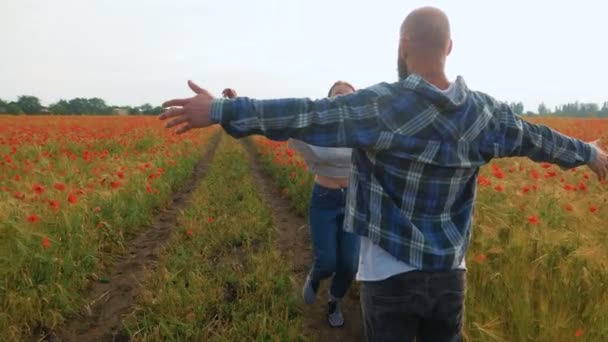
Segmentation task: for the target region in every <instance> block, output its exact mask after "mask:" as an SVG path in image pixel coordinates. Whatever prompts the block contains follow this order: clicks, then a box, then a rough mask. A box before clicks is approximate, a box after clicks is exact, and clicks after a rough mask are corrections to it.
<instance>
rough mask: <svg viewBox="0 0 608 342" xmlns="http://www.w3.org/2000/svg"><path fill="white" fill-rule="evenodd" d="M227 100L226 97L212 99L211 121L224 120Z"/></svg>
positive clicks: (218, 121) (219, 121)
mask: <svg viewBox="0 0 608 342" xmlns="http://www.w3.org/2000/svg"><path fill="white" fill-rule="evenodd" d="M226 101H227V100H226V99H214V100H213V101H211V121H212V122H213V123H221V122H222V114H223V113H222V112H223V109H224V103H225V102H226Z"/></svg>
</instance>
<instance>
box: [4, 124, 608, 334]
mask: <svg viewBox="0 0 608 342" xmlns="http://www.w3.org/2000/svg"><path fill="white" fill-rule="evenodd" d="M530 120H532V121H537V122H541V123H544V124H547V125H549V126H551V127H553V128H556V129H558V130H560V131H562V132H564V133H566V134H569V135H572V136H574V137H577V138H581V139H584V140H588V141H590V140H594V139H597V138H601V139H602V143H603V145H604V146H605V147H606V148H608V120H600V119H546V118H544V119H530ZM220 138H221V139H220ZM218 139H219V140H220V142H219V145H218V147H217V148H216V149H215V150H216V152H215V156H214V157H213V160H212V162H211V163H210V165H209V166H208V170H207V173H206V175H205V176H204V178H202V180H201V182H200V185H197V188H196V189H194V190H193V193H192V195H191V198H190V199H189V203H188V204H187V206H186V208H185V209H184V210H180V212H179V215H178V218H177V219H176V223H175V227H174V229H172V232H171V237H170V238H169V239H167V241H164V242H163V243H165V244H166V245H167V248H166V250H164V251H163V252H162V254H161V255H160V257H159V258H158V260H157V261H156V263H155V267H154V268H153V269H150V270H147V271H146V272H147V273H148V275H149V276H147V277H146V279H145V280H142V285H143V286H142V290H141V291H139V292H138V294H137V296H136V298H135V299H134V303H133V306H132V308H131V309H130V310H129V311H128V312H126V313H124V316H123V317H121V325H122V328H121V331H122V334H125V335H126V336H129V338H130V339H132V340H137V341H167V340H245V339H254V340H306V339H307V336H309V333H308V332H306V331H303V329H304V328H303V325H302V319H303V318H302V315H301V312H300V310H299V308H298V307H299V305H301V303H300V299H299V297H298V293H299V292H298V291H299V286H300V284H299V283H298V282H297V281H294V279H293V275H292V274H291V273H290V272H291V269H290V267H289V265H287V263H288V262H287V261H285V260H284V259H282V258H281V254H280V252H279V248H278V247H277V241H276V236H275V235H276V230H277V229H280V227H278V225H279V224H280V223H277V222H273V221H272V220H271V219H270V216H271V214H270V209H271V208H269V207H268V206H267V205H265V204H264V198H263V196H262V195H260V194H259V193H258V190H257V189H256V184H255V182H254V179H253V175H252V174H251V172H252V171H251V169H250V164H249V161H248V156H247V153H246V152H245V149H244V147H243V146H242V145H241V144H239V143H238V142H237V141H236V140H234V139H232V138H230V137H228V136H227V135H225V134H224V133H222V132H221V131H220V129H219V128H218V127H213V128H208V129H204V130H198V131H196V130H195V131H191V132H189V133H187V134H184V135H180V136H178V135H175V134H174V132H173V131H171V130H166V129H164V128H163V126H162V123H160V122H159V121H158V120H157V119H156V118H153V117H92V116H82V117H75V116H71V117H61V116H53V117H51V116H35V117H23V116H19V117H15V116H0V340H2V341H20V340H24V339H26V338H28V337H31V336H43V337H44V336H49V335H50V334H51V332H52V331H54V330H56V329H60V327H61V326H63V325H64V324H65V323H66V322H68V321H70V320H71V319H73V318H74V317H78V315H82V312H83V307H86V305H87V303H88V302H90V300H91V299H90V298H88V297H87V296H88V290H89V287H90V286H91V284H92V283H109V282H112V279H111V277H110V276H109V274H110V273H111V272H110V270H111V269H112V267H113V265H114V264H115V263H116V260H115V257H116V256H119V255H122V254H124V253H125V251H126V250H127V248H128V245H129V241H131V239H132V238H133V237H134V236H136V235H137V234H139V233H141V230H142V229H145V228H142V227H145V226H146V224H148V223H149V222H150V221H151V220H152V219H153V217H154V216H155V215H156V212H157V211H158V210H159V209H162V208H163V207H164V206H165V205H166V203H167V201H168V199H169V198H170V197H171V196H172V194H174V193H175V192H176V189H178V188H180V186H182V185H183V184H184V182H185V181H186V180H187V179H188V177H190V176H191V175H192V174H193V170H194V169H195V167H196V165H197V163H198V162H199V161H200V160H201V158H202V156H203V154H204V153H206V152H208V150H209V149H211V148H212V147H211V146H212V145H213V144H212V141H215V140H218ZM244 140H245V141H246V143H250V144H252V145H253V146H254V147H255V151H256V152H257V154H256V156H255V157H256V158H257V160H258V161H259V162H260V165H262V167H263V169H264V171H265V172H266V173H267V174H268V175H269V176H270V178H271V179H272V181H273V182H274V184H275V185H276V186H277V187H278V188H279V189H280V193H281V194H282V195H283V196H284V197H285V199H286V200H289V201H290V203H291V205H292V208H293V209H292V210H293V213H294V215H300V216H306V215H307V209H308V199H309V196H310V192H311V188H312V184H313V177H312V176H311V175H310V174H309V173H307V170H306V166H305V164H304V162H303V161H302V159H301V158H300V157H299V155H298V153H297V152H295V151H293V150H291V149H289V148H288V146H287V143H285V142H274V141H270V140H267V139H265V138H262V137H252V138H248V139H244ZM235 184H238V186H232V185H235ZM607 246H608V185H607V184H606V183H605V182H603V183H602V182H600V181H598V180H597V179H596V178H595V176H594V175H593V174H592V173H591V172H590V170H589V169H587V168H586V167H579V168H576V169H572V170H561V169H560V168H559V167H557V166H555V165H551V164H542V163H534V162H531V161H529V160H527V159H524V158H509V159H501V160H498V159H497V160H494V161H492V163H490V164H489V165H487V166H485V167H483V168H482V169H481V171H480V174H479V179H478V192H477V199H476V209H475V217H474V221H473V235H472V239H471V242H470V248H469V251H468V254H467V286H468V288H467V297H466V311H465V315H466V316H465V328H464V331H465V338H466V340H467V341H605V340H608V248H606V247H607ZM354 290H355V291H356V287H355V289H354Z"/></svg>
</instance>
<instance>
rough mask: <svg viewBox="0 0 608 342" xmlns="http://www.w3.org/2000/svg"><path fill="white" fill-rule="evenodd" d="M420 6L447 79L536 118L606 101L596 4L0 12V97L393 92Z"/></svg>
mask: <svg viewBox="0 0 608 342" xmlns="http://www.w3.org/2000/svg"><path fill="white" fill-rule="evenodd" d="M424 5H434V6H437V7H439V8H441V9H443V10H445V11H446V13H447V14H448V16H449V17H450V20H451V25H452V38H453V40H454V49H453V52H452V55H451V56H450V57H449V59H448V65H447V72H448V76H449V77H450V78H454V77H455V76H457V75H462V76H463V77H464V79H465V81H466V82H467V83H468V85H469V87H470V88H472V89H475V90H481V91H484V92H487V93H489V94H491V95H492V96H494V97H496V98H498V99H499V100H503V101H520V100H521V101H523V102H524V104H525V105H526V108H527V109H533V110H534V111H536V109H537V106H538V104H539V102H540V101H544V102H545V103H546V104H548V105H550V106H554V105H556V104H560V103H565V102H569V101H574V100H580V101H586V102H587V101H588V102H598V103H600V102H603V101H608V91H607V90H608V86H607V85H606V80H608V68H607V67H606V64H605V61H606V60H607V59H608V53H607V52H608V44H607V43H606V41H608V37H607V35H606V33H607V32H608V27H607V26H606V25H607V24H606V22H607V21H606V19H607V16H608V11H607V9H608V5H606V4H605V2H604V1H600V0H577V1H542V0H535V1H530V0H526V1H524V0H512V1H466V0H459V1H454V0H445V1H425V2H423V1H413V0H407V1H406V0H400V1H396V0H395V1H393V0H374V1H370V0H365V1H363V0H354V1H352V0H351V1H346V0H327V1H321V0H257V1H255V0H232V1H230V2H229V1H227V0H224V1H222V2H220V1H210V0H198V1H195V0H181V1H177V0H172V1H169V0H164V1H161V0H146V1H144V0H128V1H127V0H106V1H102V0H86V1H85V0H80V1H76V0H70V1H68V0H52V1H49V0H40V1H33V0H0V98H2V99H4V100H7V99H8V100H15V99H16V97H17V96H18V95H21V94H31V95H36V96H38V97H40V98H41V99H42V101H43V103H44V104H49V103H51V102H54V101H57V100H58V99H61V98H67V99H69V98H73V97H101V98H103V99H105V100H106V101H107V102H108V103H110V104H119V105H139V104H143V103H145V102H149V103H152V104H154V105H157V104H159V103H160V102H162V101H164V100H166V99H168V98H172V97H184V96H189V94H190V91H189V89H188V88H187V86H186V80H188V79H193V80H194V81H196V82H198V83H199V84H200V85H201V86H203V87H205V88H207V89H208V90H210V91H211V92H212V93H215V94H216V95H219V94H220V92H221V90H222V89H223V88H224V87H232V88H235V89H236V90H237V91H238V93H239V95H243V96H245V95H246V96H251V97H258V98H274V97H291V96H297V97H300V96H307V97H313V98H318V97H322V96H325V94H326V92H327V90H328V88H329V86H330V85H331V84H332V83H333V81H335V80H338V79H343V80H347V81H350V82H351V83H353V84H354V85H355V86H356V87H366V86H370V85H372V84H374V83H377V82H382V81H391V82H392V81H395V80H396V78H397V76H396V75H397V73H396V57H397V44H398V36H399V35H398V31H399V25H400V24H401V22H402V20H403V19H404V18H405V16H406V15H407V14H408V13H409V12H410V11H411V10H412V9H415V8H417V7H419V6H424Z"/></svg>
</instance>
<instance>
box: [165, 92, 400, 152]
mask: <svg viewBox="0 0 608 342" xmlns="http://www.w3.org/2000/svg"><path fill="white" fill-rule="evenodd" d="M189 85H190V88H191V89H192V90H193V91H194V92H195V93H197V95H196V96H194V97H192V98H189V99H176V100H171V101H167V102H166V103H165V104H164V106H165V107H168V106H179V107H174V108H170V109H169V110H167V111H165V112H164V113H163V114H161V116H160V119H167V118H171V117H176V118H175V119H173V120H171V121H170V122H169V123H168V124H167V127H173V126H177V125H180V124H184V123H185V125H184V126H182V127H180V129H178V133H183V132H185V131H187V130H189V129H192V128H198V127H206V126H209V125H212V124H216V123H218V124H221V125H222V127H223V128H224V129H225V130H226V132H228V133H229V134H231V135H232V136H234V137H237V138H240V137H244V136H248V135H252V134H261V135H264V136H266V137H268V138H270V139H273V140H281V141H283V140H287V139H289V138H295V139H298V140H302V141H304V142H307V143H309V144H312V145H317V146H327V147H369V146H373V145H375V144H376V142H377V141H378V139H379V137H380V135H381V132H382V131H383V130H386V128H385V127H384V125H383V123H382V120H381V118H380V115H381V113H380V110H381V108H382V107H383V105H382V104H383V101H385V100H386V99H387V98H389V97H390V96H392V94H391V92H390V90H389V89H388V85H386V84H380V85H376V86H374V87H370V88H367V89H362V90H359V91H357V92H355V93H352V94H348V95H343V96H338V97H334V98H324V99H319V100H311V99H307V98H301V99H298V98H288V99H279V100H254V99H250V98H247V97H239V98H236V99H232V100H228V99H213V97H212V96H211V95H210V94H209V93H208V92H207V91H206V90H204V89H202V88H200V87H198V86H196V85H195V84H194V83H192V82H189ZM384 107H386V106H384Z"/></svg>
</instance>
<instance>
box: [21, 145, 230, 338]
mask: <svg viewBox="0 0 608 342" xmlns="http://www.w3.org/2000/svg"><path fill="white" fill-rule="evenodd" d="M221 136H222V135H221V134H218V135H217V136H216V137H214V138H213V140H212V141H211V146H210V147H209V149H208V150H207V152H206V153H205V155H204V156H203V158H202V159H201V160H200V161H199V162H198V163H197V164H196V166H195V169H194V172H193V173H192V175H191V176H190V177H189V178H188V180H187V181H186V182H185V183H184V184H183V185H182V187H181V188H179V189H178V190H177V191H176V192H175V193H174V194H173V195H172V196H171V198H170V199H169V201H168V202H167V204H166V206H165V207H163V208H161V209H158V210H157V212H156V213H155V216H154V218H153V219H152V221H151V223H150V224H149V225H147V226H146V227H143V228H142V230H141V233H139V234H138V235H136V236H135V237H134V238H132V239H130V240H129V242H128V243H127V245H126V246H127V247H126V249H127V251H126V253H125V254H123V255H121V256H119V257H116V258H114V260H113V263H112V266H111V268H110V271H109V276H108V277H106V278H104V280H103V281H99V280H98V281H96V282H94V283H92V284H91V286H90V289H89V295H88V300H87V303H88V304H87V305H85V307H84V308H83V309H82V310H81V314H80V315H78V316H76V317H73V318H72V319H71V320H69V321H67V322H66V324H64V325H63V326H61V327H60V328H58V329H56V330H54V331H51V332H47V333H46V334H43V336H42V337H40V336H38V337H35V338H34V339H33V340H37V341H40V340H43V341H79V342H80V341H128V340H129V338H128V336H126V335H125V333H124V332H122V331H121V322H122V320H123V318H124V316H125V315H126V314H129V312H130V310H131V307H132V306H133V304H134V303H135V299H136V297H137V295H138V293H139V291H140V289H141V284H142V280H144V279H145V278H146V275H147V274H149V272H150V271H151V270H153V269H154V268H155V265H156V262H157V260H158V257H159V256H160V254H161V253H162V251H163V249H164V247H165V244H166V242H167V241H169V236H170V235H171V233H172V231H173V229H174V228H175V227H176V226H177V218H178V216H179V214H180V212H181V211H182V210H183V209H184V208H185V207H186V206H187V205H188V200H189V198H190V197H191V195H192V193H193V192H194V190H195V189H197V187H198V186H199V184H200V182H201V181H202V180H203V178H204V176H205V173H206V171H207V169H208V166H209V165H210V164H211V162H212V160H213V156H214V153H215V150H216V148H217V146H218V143H219V140H220V138H221ZM40 330H42V331H44V330H45V329H40Z"/></svg>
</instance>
